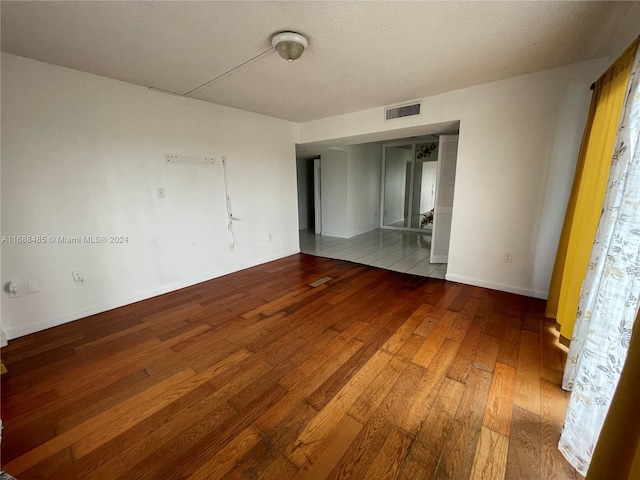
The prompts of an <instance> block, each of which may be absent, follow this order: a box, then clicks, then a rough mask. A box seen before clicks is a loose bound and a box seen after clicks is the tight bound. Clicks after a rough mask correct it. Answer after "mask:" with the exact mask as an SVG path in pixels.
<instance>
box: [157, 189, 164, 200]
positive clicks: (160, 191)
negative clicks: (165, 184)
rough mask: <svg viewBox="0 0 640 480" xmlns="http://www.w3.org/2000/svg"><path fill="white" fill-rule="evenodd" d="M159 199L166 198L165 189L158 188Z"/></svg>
mask: <svg viewBox="0 0 640 480" xmlns="http://www.w3.org/2000/svg"><path fill="white" fill-rule="evenodd" d="M158 198H164V188H162V187H160V188H158Z"/></svg>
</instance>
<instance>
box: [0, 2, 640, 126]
mask: <svg viewBox="0 0 640 480" xmlns="http://www.w3.org/2000/svg"><path fill="white" fill-rule="evenodd" d="M0 8H1V16H2V51H4V52H8V53H12V54H15V55H20V56H24V57H29V58H33V59H36V60H41V61H44V62H48V63H53V64H56V65H62V66H65V67H70V68H73V69H76V70H81V71H85V72H91V73H94V74H97V75H103V76H106V77H111V78H115V79H118V80H123V81H126V82H131V83H135V84H138V85H143V86H153V87H157V88H161V89H164V90H170V91H173V92H180V93H184V92H187V91H189V90H191V89H193V88H195V87H197V86H198V85H201V84H202V83H204V82H206V81H208V80H210V79H212V78H214V77H216V76H218V75H220V74H221V73H223V72H225V71H227V70H229V69H231V68H233V67H235V66H236V65H238V64H240V63H242V62H244V61H245V60H247V59H249V58H251V57H253V56H255V55H257V54H259V53H260V52H262V51H264V50H266V49H268V48H269V47H270V37H271V35H272V34H273V33H275V32H278V31H282V30H289V29H290V30H295V31H298V32H300V33H303V34H305V35H307V36H308V37H309V40H310V45H309V48H308V49H307V51H306V52H305V53H304V55H303V56H302V58H301V59H300V60H298V61H296V62H294V63H293V64H287V63H286V62H285V61H284V60H282V59H281V58H280V57H279V56H278V55H277V53H275V51H273V52H271V53H269V54H267V55H265V56H263V57H261V58H260V59H258V60H256V61H254V62H252V63H250V64H248V65H247V66H245V67H243V68H241V69H239V70H237V71H235V72H233V73H232V74H230V75H228V76H226V77H224V78H223V79H221V80H220V81H218V82H216V83H215V84H213V85H212V86H210V87H208V88H205V89H203V90H200V91H199V92H197V93H196V94H195V95H194V98H199V99H202V100H206V101H210V102H214V103H219V104H223V105H229V106H232V107H236V108H241V109H244V110H249V111H253V112H258V113H263V114H266V115H271V116H274V117H279V118H283V119H287V120H291V121H295V122H304V121H308V120H313V119H317V118H323V117H328V116H332V115H337V114H342V113H347V112H352V111H357V110H362V109H365V108H370V107H376V106H381V105H389V104H393V103H398V102H403V101H406V100H410V99H417V98H421V97H424V96H429V95H434V94H437V93H442V92H446V91H451V90H455V89H458V88H464V87H468V86H471V85H477V84H480V83H485V82H490V81H494V80H499V79H502V78H508V77H513V76H516V75H521V74H524V73H529V72H534V71H538V70H544V69H548V68H553V67H557V66H560V65H566V64H570V63H575V62H579V61H584V60H589V59H593V58H598V57H602V56H609V57H615V56H617V55H618V54H619V53H621V52H622V50H624V48H625V47H626V46H627V45H628V44H629V43H630V42H631V41H632V40H633V38H634V37H635V36H636V35H638V34H639V33H640V31H639V30H640V2H265V1H262V2H154V1H139V2H120V1H116V2H107V1H96V2H93V1H85V2H82V1H81V2H29V1H20V2H9V1H2V2H1V4H0Z"/></svg>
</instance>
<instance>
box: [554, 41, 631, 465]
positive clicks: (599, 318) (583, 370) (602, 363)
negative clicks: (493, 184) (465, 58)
mask: <svg viewBox="0 0 640 480" xmlns="http://www.w3.org/2000/svg"><path fill="white" fill-rule="evenodd" d="M635 48H636V51H637V48H638V42H635ZM634 56H635V60H634V62H633V64H632V69H631V73H630V76H629V81H628V86H627V88H625V92H626V95H625V100H624V102H623V109H622V113H621V118H620V122H619V126H618V128H617V135H616V140H615V148H614V151H613V155H612V156H611V158H610V162H609V164H610V168H609V174H608V182H607V187H606V193H605V198H604V204H603V207H602V214H601V215H600V220H599V223H598V227H597V232H596V235H595V240H594V243H593V248H592V250H591V254H590V258H589V262H588V267H587V272H586V276H585V278H584V282H583V283H582V289H581V293H580V297H579V303H578V312H577V315H576V322H575V327H574V329H573V335H572V337H571V346H570V348H569V355H568V358H567V364H566V367H565V372H564V378H563V385H562V386H563V388H565V389H567V390H571V397H570V399H569V407H568V410H567V416H566V419H565V425H564V429H563V432H562V435H561V437H560V443H559V448H560V451H561V452H562V453H563V455H564V456H565V457H566V458H567V460H569V462H570V463H571V464H572V465H573V466H574V467H575V468H576V469H577V470H578V471H579V472H580V473H581V474H583V475H585V474H586V472H587V469H588V468H589V464H590V461H591V457H592V454H593V451H594V448H595V445H596V442H597V440H598V437H599V434H600V431H601V429H602V425H603V423H604V420H605V417H606V415H607V411H608V409H609V406H610V404H611V400H612V398H613V394H614V392H615V389H616V386H617V385H618V381H619V379H620V373H621V371H622V367H623V365H624V362H625V359H626V357H627V351H628V349H629V343H630V339H631V332H632V329H633V325H634V322H635V318H636V315H637V313H638V306H639V298H640V149H639V148H638V140H639V135H638V134H639V132H640V90H639V89H638V85H639V82H638V80H639V78H638V77H639V73H640V72H639V71H638V70H639V68H640V56H638V55H636V54H635V51H634ZM592 133H595V130H594V131H593V132H592Z"/></svg>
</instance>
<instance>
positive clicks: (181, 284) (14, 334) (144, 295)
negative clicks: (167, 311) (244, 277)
mask: <svg viewBox="0 0 640 480" xmlns="http://www.w3.org/2000/svg"><path fill="white" fill-rule="evenodd" d="M297 253H300V249H297V250H289V251H286V252H282V253H279V254H276V255H269V256H266V257H262V258H259V259H257V260H254V261H252V262H247V264H243V265H240V266H238V267H237V268H233V269H231V270H229V271H227V272H224V273H220V274H216V275H210V274H207V275H201V276H199V277H192V278H189V279H186V280H180V281H178V282H173V283H170V284H167V285H163V286H162V287H159V288H154V289H150V290H145V291H143V292H141V293H138V294H137V295H133V296H131V297H127V298H123V299H119V300H116V301H113V302H109V303H105V304H102V305H96V306H93V307H90V308H87V309H84V310H81V311H78V312H74V313H71V314H69V315H64V316H62V317H57V318H52V319H49V320H45V321H43V322H39V323H36V324H33V325H29V326H26V327H20V328H7V329H6V331H5V334H6V336H7V338H8V339H9V340H13V339H15V338H18V337H22V336H24V335H29V334H31V333H35V332H39V331H41V330H46V329H47V328H52V327H57V326H58V325H63V324H65V323H69V322H73V321H75V320H80V319H81V318H85V317H88V316H91V315H96V314H98V313H103V312H106V311H109V310H113V309H114V308H119V307H123V306H125V305H130V304H132V303H136V302H140V301H142V300H147V299H149V298H153V297H157V296H158V295H164V294H165V293H169V292H174V291H176V290H180V289H181V288H186V287H191V286H192V285H196V284H198V283H202V282H207V281H209V280H213V279H215V278H219V277H223V276H225V275H229V274H231V273H235V272H238V271H240V270H245V269H247V268H251V267H255V266H256V265H262V264H263V263H268V262H272V261H274V260H279V259H281V258H285V257H288V256H290V255H295V254H297Z"/></svg>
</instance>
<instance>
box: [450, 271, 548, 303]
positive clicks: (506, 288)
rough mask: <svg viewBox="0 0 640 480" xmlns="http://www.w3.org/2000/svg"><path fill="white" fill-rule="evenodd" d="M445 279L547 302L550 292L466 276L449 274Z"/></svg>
mask: <svg viewBox="0 0 640 480" xmlns="http://www.w3.org/2000/svg"><path fill="white" fill-rule="evenodd" d="M445 279H446V280H448V281H450V282H458V283H464V284H465V285H473V286H476V287H484V288H490V289H492V290H498V291H500V292H507V293H516V294H518V295H524V296H526V297H533V298H539V299H541V300H546V299H547V296H548V292H539V291H536V290H531V289H529V288H521V287H515V286H513V285H504V284H502V283H494V282H489V281H486V280H481V279H478V278H470V277H465V276H464V275H457V274H455V273H448V272H447V274H446V275H445Z"/></svg>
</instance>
